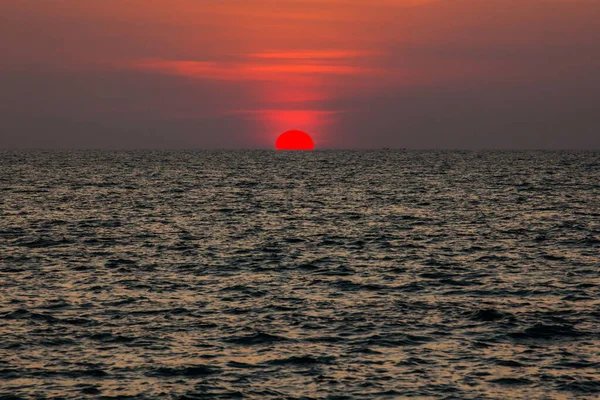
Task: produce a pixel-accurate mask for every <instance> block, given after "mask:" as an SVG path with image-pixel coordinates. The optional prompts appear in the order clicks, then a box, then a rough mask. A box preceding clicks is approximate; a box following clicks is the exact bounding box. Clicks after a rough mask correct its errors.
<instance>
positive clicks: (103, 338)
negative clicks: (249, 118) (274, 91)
mask: <svg viewBox="0 0 600 400" xmlns="http://www.w3.org/2000/svg"><path fill="white" fill-rule="evenodd" d="M0 156H1V161H0V207H1V208H0V212H1V218H0V397H2V396H5V397H3V398H15V399H17V398H38V397H54V396H56V397H60V398H70V399H80V398H86V397H89V398H99V397H100V398H117V397H119V396H131V398H175V399H177V398H180V399H229V398H241V399H244V398H248V399H374V398H382V399H395V398H404V397H413V398H423V399H429V398H433V399H542V398H545V399H554V398H556V399H571V398H586V399H587V398H598V397H599V396H600V334H599V332H600V153H598V152H596V153H594V152H458V151H457V152H433V151H432V152H417V151H406V152H396V151H373V152H369V151H340V152H333V151H332V152H328V151H322V152H310V153H276V152H271V151H263V152H261V151H248V152H245V151H221V152H219V151H215V152H209V151H206V152H203V151H197V152H195V151H189V152H183V151H182V152H166V151H165V152H162V151H156V152H152V151H147V152H116V151H115V152H109V151H107V152H103V151H97V152H92V151H90V152H1V153H0ZM11 395H12V396H14V397H10V396H11ZM119 398H122V397H119Z"/></svg>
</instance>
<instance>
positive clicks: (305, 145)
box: [275, 130, 315, 150]
mask: <svg viewBox="0 0 600 400" xmlns="http://www.w3.org/2000/svg"><path fill="white" fill-rule="evenodd" d="M275 149H277V150H314V149H315V143H314V142H313V140H312V138H311V137H310V135H309V134H308V133H306V132H302V131H299V130H291V131H287V132H284V133H282V134H281V135H279V137H278V138H277V141H276V142H275Z"/></svg>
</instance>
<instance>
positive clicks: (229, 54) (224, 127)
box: [0, 0, 600, 148]
mask: <svg viewBox="0 0 600 400" xmlns="http://www.w3.org/2000/svg"><path fill="white" fill-rule="evenodd" d="M598 21H600V1H596V0H518V1H517V0H485V1H483V0H452V1H450V0H406V1H404V0H380V1H366V0H364V1H362V0H354V1H341V0H289V1H285V2H283V1H275V0H254V1H251V2H250V1H247V0H244V1H242V0H228V1H224V0H204V1H201V2H199V1H195V0H173V1H169V2H166V1H159V0H118V1H117V0H102V1H100V0H87V1H85V2H82V1H75V0H60V1H59V0H46V1H43V2H17V1H5V2H0V54H2V62H1V63H0V87H1V88H2V90H1V91H0V147H4V148H7V147H109V148H111V147H116V148H145V147H169V148H190V147H193V148H214V147H222V148H240V147H249V148H270V147H272V146H273V143H274V141H275V138H276V137H277V135H278V134H279V133H280V132H282V131H284V130H287V129H303V130H306V131H308V132H310V133H311V134H312V135H313V136H314V138H315V141H316V144H317V147H320V148H347V147H353V148H354V147H356V148H378V147H416V148H600V117H598V115H597V114H598V113H597V110H596V108H597V104H600V79H598V71H600V46H598V43H600V24H598Z"/></svg>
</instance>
